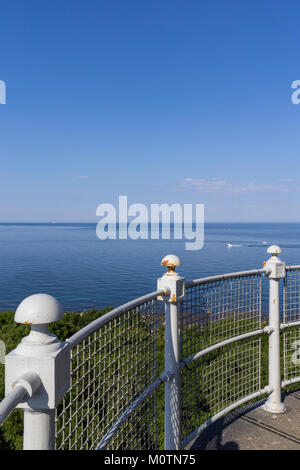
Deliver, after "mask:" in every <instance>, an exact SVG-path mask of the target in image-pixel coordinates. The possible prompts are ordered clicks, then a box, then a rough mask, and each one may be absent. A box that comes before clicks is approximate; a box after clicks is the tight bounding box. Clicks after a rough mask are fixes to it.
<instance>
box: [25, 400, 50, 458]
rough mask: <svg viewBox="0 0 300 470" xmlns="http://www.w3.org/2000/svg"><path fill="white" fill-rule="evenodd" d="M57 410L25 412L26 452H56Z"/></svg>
mask: <svg viewBox="0 0 300 470" xmlns="http://www.w3.org/2000/svg"><path fill="white" fill-rule="evenodd" d="M54 418H55V410H54V409H52V410H42V411H38V410H24V440H23V449H24V450H54V447H55V420H54Z"/></svg>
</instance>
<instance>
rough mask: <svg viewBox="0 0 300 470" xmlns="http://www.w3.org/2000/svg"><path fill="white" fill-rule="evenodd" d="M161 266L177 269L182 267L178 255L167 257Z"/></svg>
mask: <svg viewBox="0 0 300 470" xmlns="http://www.w3.org/2000/svg"><path fill="white" fill-rule="evenodd" d="M161 265H162V266H166V267H167V268H172V269H175V268H176V266H181V261H180V259H179V258H178V256H176V255H167V256H165V257H164V258H163V259H162V260H161Z"/></svg>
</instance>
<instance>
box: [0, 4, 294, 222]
mask: <svg viewBox="0 0 300 470" xmlns="http://www.w3.org/2000/svg"><path fill="white" fill-rule="evenodd" d="M0 8H1V13H0V44H1V62H0V80H3V81H5V83H6V86H7V103H6V104H5V105H0V158H1V173H0V181H1V184H0V198H1V199H0V201H1V203H0V221H2V222H9V221H20V222H22V221H31V222H34V221H39V222H43V221H45V222H47V221H54V220H55V221H58V222H59V221H96V220H97V218H96V215H95V214H96V208H97V206H98V204H100V203H104V202H106V203H113V204H114V203H117V199H118V196H119V195H127V196H128V202H129V203H136V202H137V203H145V204H150V203H159V202H167V203H172V202H179V203H196V202H197V203H204V204H205V215H206V221H207V222H209V221H237V222H248V221H262V222H268V221H270V222H271V221H300V210H299V207H300V175H299V169H300V158H299V153H300V150H299V143H300V139H299V136H300V105H294V104H292V102H291V94H292V90H291V84H292V82H293V81H294V80H297V79H300V60H299V36H300V32H299V14H300V6H299V3H298V2H296V1H291V0H290V1H289V2H288V4H287V2H284V1H276V0H268V1H266V0H262V1H254V0H251V1H250V0H249V1H247V0H243V1H240V0H239V1H233V0H227V1H226V2H225V1H224V0H219V1H213V0H210V1H208V0H207V1H200V0H197V1H196V0H185V1H178V0H159V1H158V0H151V1H148V2H145V1H133V0H126V1H124V0H118V1H117V0H109V1H101V0H96V1H93V0H87V1H86V0H85V1H83V0H80V1H78V0H72V1H70V0H64V1H61V0H59V1H58V0H51V1H49V0H35V1H33V0H26V2H25V1H24V0H13V1H11V0H0Z"/></svg>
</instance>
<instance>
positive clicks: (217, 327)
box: [180, 273, 262, 360]
mask: <svg viewBox="0 0 300 470" xmlns="http://www.w3.org/2000/svg"><path fill="white" fill-rule="evenodd" d="M261 279H262V275H261V274H259V273H257V274H251V275H245V276H240V277H233V278H227V279H218V280H213V281H209V282H205V283H199V284H196V285H192V286H191V287H189V288H188V289H186V295H185V298H184V300H183V301H182V302H181V303H180V323H181V325H180V351H181V359H182V360H184V359H186V358H187V357H189V356H191V355H192V354H196V353H197V352H198V351H201V350H202V349H205V348H207V347H209V346H211V345H213V344H216V343H218V342H220V341H224V340H226V339H229V338H232V337H234V336H238V335H241V334H243V333H247V332H249V331H254V330H257V329H260V328H261V322H262V318H261Z"/></svg>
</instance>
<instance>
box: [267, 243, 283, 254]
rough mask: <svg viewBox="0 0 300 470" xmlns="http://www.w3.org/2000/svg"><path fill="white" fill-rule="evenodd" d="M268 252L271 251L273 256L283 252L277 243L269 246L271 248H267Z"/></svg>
mask: <svg viewBox="0 0 300 470" xmlns="http://www.w3.org/2000/svg"><path fill="white" fill-rule="evenodd" d="M267 253H270V254H271V255H272V256H276V255H279V253H281V248H280V246H277V245H272V246H269V248H268V249H267Z"/></svg>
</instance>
